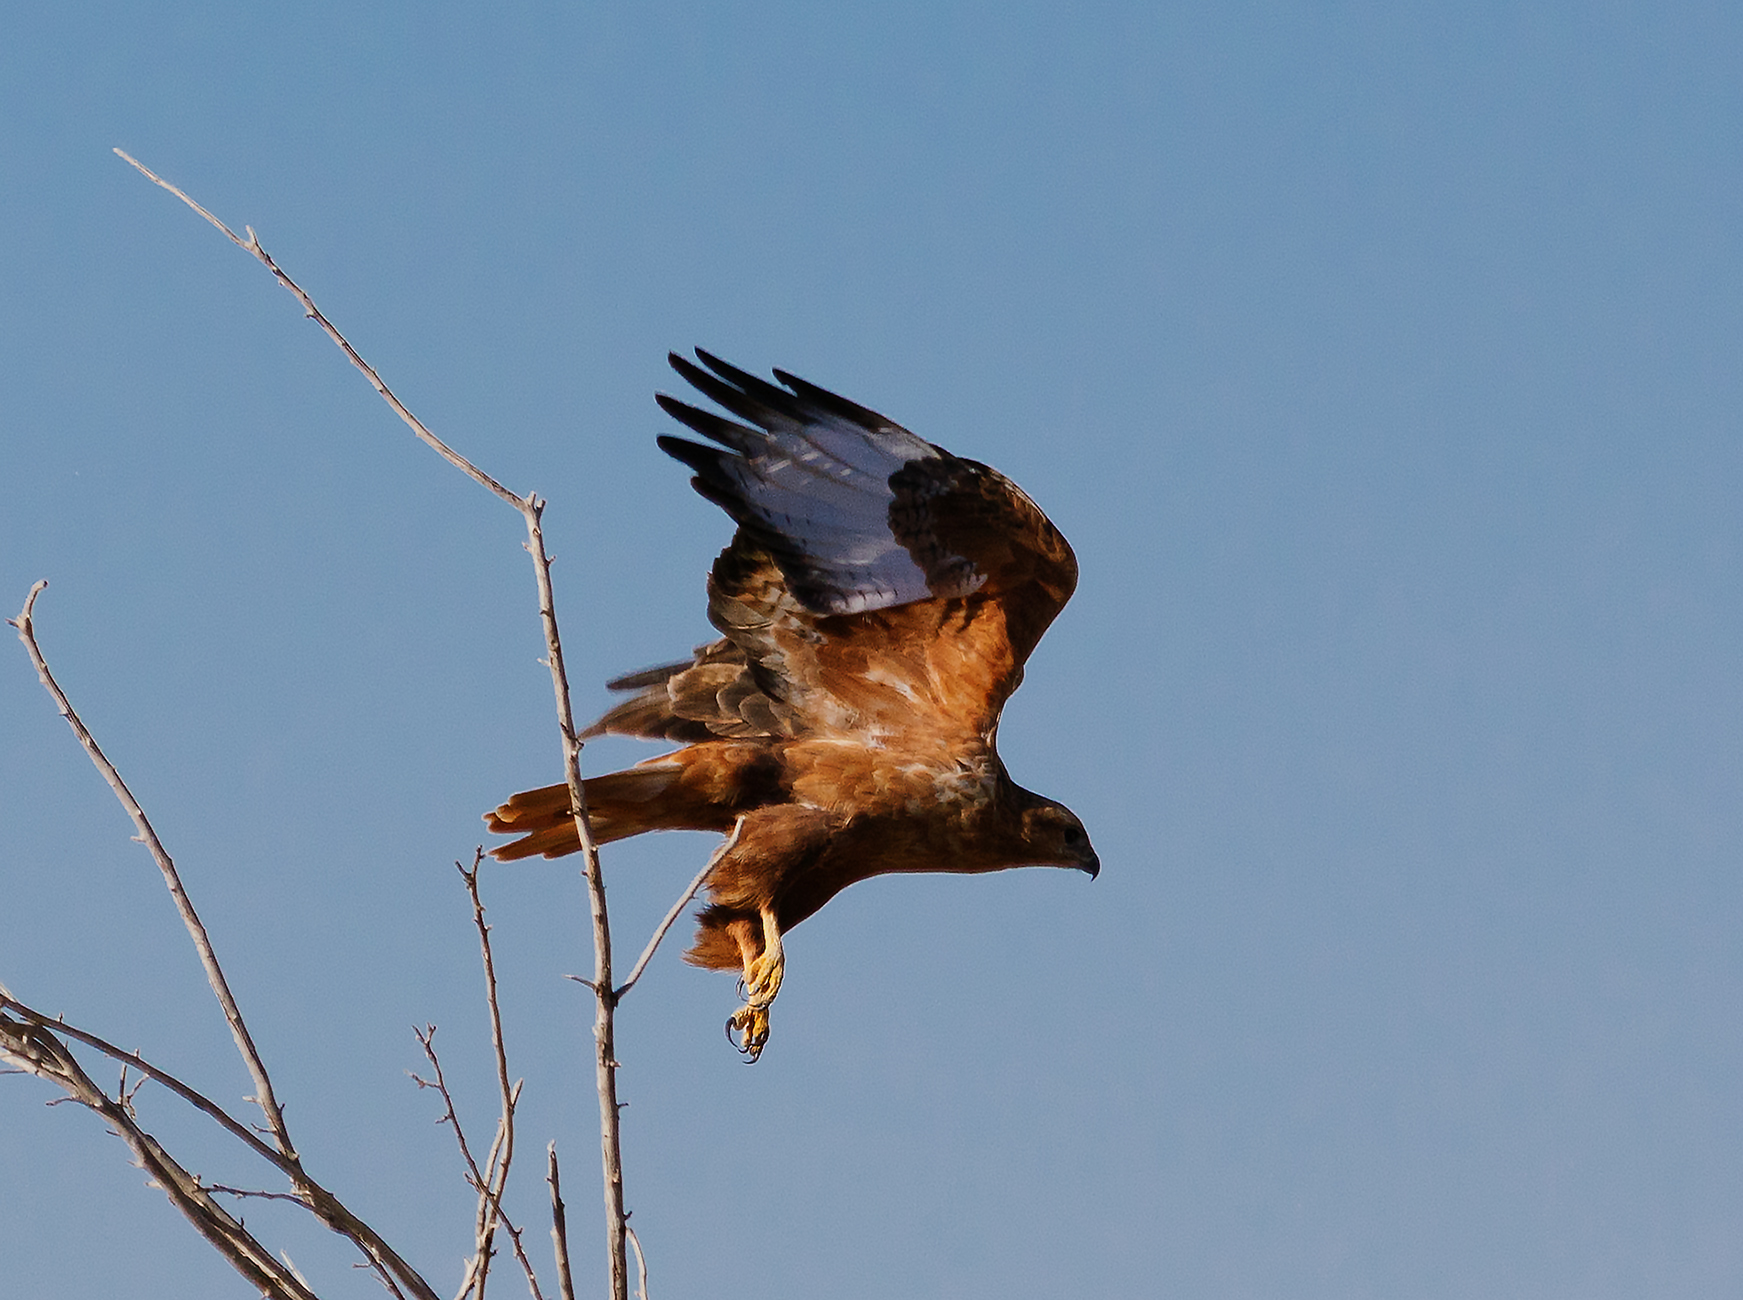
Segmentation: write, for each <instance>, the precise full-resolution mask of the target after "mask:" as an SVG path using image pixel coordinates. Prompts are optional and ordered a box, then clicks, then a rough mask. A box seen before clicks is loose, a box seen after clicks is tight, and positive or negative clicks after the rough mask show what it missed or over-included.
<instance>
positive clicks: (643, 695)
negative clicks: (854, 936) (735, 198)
mask: <svg viewBox="0 0 1743 1300" xmlns="http://www.w3.org/2000/svg"><path fill="white" fill-rule="evenodd" d="M696 356H697V358H698V359H699V360H700V361H701V362H702V365H701V366H697V365H694V364H692V363H691V362H690V361H687V360H685V359H684V358H682V357H679V356H677V355H676V354H674V355H672V356H671V357H670V361H671V364H672V368H673V369H674V370H676V371H677V372H678V374H679V375H681V376H682V377H683V378H684V379H685V380H686V381H688V383H689V384H690V385H691V386H692V387H693V388H695V389H696V390H697V391H698V392H699V393H701V394H702V395H703V396H704V397H706V398H708V399H709V400H710V401H712V402H713V403H714V404H715V405H717V406H718V407H720V408H721V409H722V410H724V411H726V412H728V413H730V414H731V415H732V416H734V417H736V418H735V419H728V418H726V417H725V416H722V415H719V414H716V413H715V412H713V411H708V410H703V409H701V408H699V407H696V406H691V405H689V404H688V403H685V402H681V401H678V400H676V399H675V398H672V397H668V396H666V395H665V394H663V393H662V394H659V395H658V396H657V397H656V400H657V401H658V402H659V404H660V406H661V407H662V408H663V409H664V410H665V411H666V412H667V413H668V414H669V415H671V416H673V417H674V418H675V419H677V420H678V421H679V422H680V423H681V424H684V425H686V426H687V427H688V428H690V429H691V430H694V431H695V432H696V433H699V434H701V435H702V436H703V437H704V438H707V439H708V440H709V444H714V445H708V444H703V443H698V442H692V441H689V440H687V439H684V438H677V437H670V436H662V437H661V438H660V439H659V445H660V447H661V449H662V450H664V451H665V452H666V453H667V454H668V455H671V456H673V457H675V458H676V459H678V460H680V461H682V462H683V463H684V464H685V465H687V466H689V467H690V469H691V470H692V471H693V472H694V475H695V477H694V478H693V479H691V483H692V485H693V486H694V487H695V489H696V490H697V491H698V492H700V493H701V494H702V495H703V496H704V497H706V498H707V499H708V500H710V501H713V502H714V503H716V504H717V505H719V506H720V507H721V508H722V509H724V510H725V511H726V513H727V514H729V515H731V516H732V518H733V520H734V522H735V523H737V525H738V530H737V532H736V533H735V534H734V536H733V539H732V544H731V545H730V546H728V547H727V548H726V549H725V550H724V551H722V552H721V554H720V558H719V559H717V560H716V561H715V562H714V569H713V572H712V573H711V574H710V576H709V579H708V620H709V622H710V623H712V624H713V625H714V627H715V629H716V630H717V631H718V632H719V633H720V634H721V635H720V639H719V640H717V641H712V642H709V643H708V644H707V645H704V646H702V647H700V648H699V649H697V650H696V651H694V652H693V653H692V654H691V656H690V658H688V659H684V660H680V661H679V662H677V663H670V664H664V665H662V666H660V667H658V668H650V669H647V670H645V671H643V672H638V673H631V674H629V675H628V676H625V677H619V678H618V679H617V680H615V681H613V682H611V683H609V687H610V689H611V690H614V691H619V692H623V693H625V694H626V695H627V698H626V699H624V700H622V701H621V702H620V703H618V704H617V706H616V707H615V708H612V709H611V710H610V711H609V712H607V713H606V714H605V716H604V717H602V718H600V719H599V721H598V722H596V723H594V724H593V726H592V727H590V728H589V729H588V730H587V731H586V732H585V733H584V734H585V735H587V736H597V735H604V734H608V733H609V734H612V735H623V736H640V737H644V738H646V739H649V740H662V741H667V742H672V743H676V744H678V745H680V746H681V748H679V749H677V750H675V751H674V752H672V753H669V754H664V755H662V756H660V757H658V758H650V759H648V760H647V761H645V762H642V763H638V764H637V765H636V766H634V767H632V768H629V769H627V770H625V771H622V772H612V773H610V774H608V775H605V776H596V777H592V778H589V779H588V781H587V782H586V786H585V789H586V796H587V811H588V814H589V816H590V820H591V824H592V828H593V833H594V835H595V837H596V839H597V840H598V842H599V843H602V844H604V843H609V842H611V841H613V840H620V839H624V838H626V837H628V836H631V835H640V834H642V833H644V832H646V831H656V830H696V831H718V832H721V833H723V834H725V833H727V832H731V831H733V830H734V829H735V828H736V832H737V833H736V837H735V839H734V840H732V841H731V842H730V845H729V847H727V848H726V850H725V851H724V852H723V853H722V854H721V855H720V856H719V860H718V861H717V862H716V863H715V865H714V867H713V869H712V870H711V871H710V873H709V875H708V877H707V880H706V882H705V883H706V887H707V891H708V905H707V906H706V907H705V908H704V909H703V910H702V911H701V912H699V913H698V914H697V920H698V921H699V923H700V927H699V929H698V931H697V934H696V941H695V943H694V945H693V946H692V947H691V948H690V951H689V952H688V953H686V954H685V957H686V960H688V961H690V962H692V963H694V964H695V965H698V966H704V967H711V968H716V969H725V970H737V971H740V972H741V973H742V976H743V988H744V996H745V1005H743V1006H741V1007H740V1008H739V1009H738V1011H737V1012H736V1013H735V1014H734V1015H733V1016H732V1018H731V1019H730V1020H728V1021H727V1032H728V1036H729V1037H734V1036H735V1035H736V1037H734V1041H735V1043H736V1044H737V1045H738V1047H739V1050H740V1051H741V1052H743V1053H744V1054H745V1055H746V1056H747V1057H748V1058H749V1059H751V1060H755V1059H756V1058H757V1056H758V1055H759V1054H760V1053H761V1051H762V1049H763V1046H764V1044H765V1043H766V1042H767V1041H768V1035H769V1007H770V1004H771V1003H773V1002H774V1000H775V995H776V993H777V992H779V990H780V987H781V980H782V977H783V975H784V974H785V969H786V963H785V957H784V954H783V950H782V946H781V937H782V936H783V935H784V934H785V933H786V932H787V931H789V930H791V929H792V928H793V927H794V926H796V925H798V924H799V922H801V921H803V920H804V919H805V918H806V917H808V916H810V915H811V914H812V913H814V912H815V911H817V909H818V908H820V907H822V906H823V905H824V904H825V903H827V902H828V901H829V900H830V899H831V898H833V897H835V895H836V894H838V893H840V892H841V891H842V890H843V889H845V888H846V887H847V886H849V885H851V884H854V883H855V882H857V881H861V880H867V879H869V878H871V877H872V876H880V875H885V874H887V873H891V872H910V871H953V872H963V873H979V872H986V871H999V870H1003V869H1004V868H1006V867H1024V866H1059V867H1076V868H1078V869H1079V870H1082V871H1086V872H1088V873H1089V874H1090V875H1091V876H1094V875H1096V873H1097V872H1098V871H1099V870H1100V868H1101V864H1100V862H1099V860H1098V859H1097V857H1096V854H1095V850H1094V849H1093V848H1092V847H1091V846H1090V842H1089V836H1088V834H1087V833H1086V832H1085V831H1084V828H1083V823H1082V822H1080V821H1079V820H1078V819H1077V817H1076V815H1075V814H1073V813H1072V812H1071V810H1070V809H1069V808H1067V807H1066V806H1065V805H1064V804H1062V803H1058V802H1057V801H1055V800H1052V799H1047V798H1044V797H1042V796H1041V795H1038V794H1035V793H1033V792H1032V791H1029V790H1025V789H1024V788H1023V787H1022V786H1020V785H1018V784H1017V783H1016V782H1014V781H1012V780H1011V778H1010V777H1009V775H1007V773H1006V772H1005V766H1004V764H1003V763H1002V762H1001V761H1000V760H999V755H998V751H997V748H996V745H995V742H996V739H997V735H998V723H999V713H1000V710H1002V709H1003V707H1004V704H1005V701H1006V700H1007V699H1009V698H1010V695H1011V693H1012V692H1013V691H1015V690H1016V689H1017V686H1018V684H1019V683H1020V682H1021V681H1022V679H1023V663H1024V661H1025V660H1026V659H1027V658H1028V657H1029V654H1030V652H1031V651H1033V650H1034V648H1035V643H1036V642H1037V641H1039V640H1040V639H1041V634H1042V633H1043V632H1045V631H1046V630H1047V626H1048V624H1050V623H1052V621H1053V619H1054V617H1055V616H1056V615H1057V614H1058V613H1059V611H1060V609H1062V608H1063V607H1064V605H1065V602H1066V600H1067V599H1068V598H1069V597H1070V596H1071V592H1072V589H1073V588H1074V587H1075V586H1076V585H1077V560H1076V558H1075V557H1074V556H1073V555H1072V552H1071V547H1070V546H1068V545H1067V544H1066V541H1065V538H1064V537H1063V536H1061V535H1060V532H1059V530H1058V529H1057V528H1055V527H1054V526H1053V524H1052V523H1051V522H1050V521H1049V520H1048V518H1047V516H1046V515H1044V514H1042V513H1041V511H1040V509H1039V508H1038V507H1037V506H1036V505H1035V503H1034V502H1033V501H1031V500H1029V498H1028V497H1027V496H1026V495H1024V493H1023V491H1022V489H1020V488H1019V487H1017V485H1016V484H1015V483H1012V482H1011V481H1010V480H1009V479H1007V478H1005V477H1004V475H1002V474H1000V473H998V471H996V470H994V469H991V468H989V467H987V466H986V465H982V464H980V463H979V462H977V461H972V460H965V459H963V458H961V457H959V456H953V455H951V454H950V453H949V452H947V451H945V450H944V449H943V448H942V447H937V446H934V445H933V444H932V443H929V442H927V441H925V440H924V439H922V438H919V437H917V436H915V435H914V434H912V433H910V432H908V430H906V429H904V428H902V427H901V426H900V425H898V424H896V423H894V422H893V421H891V420H889V419H886V418H885V417H884V416H882V415H879V414H878V413H877V412H875V411H870V410H867V409H866V408H865V407H863V406H858V405H856V404H855V403H853V402H850V401H848V400H846V399H845V398H842V397H838V396H836V395H835V394H834V393H831V392H829V391H827V390H825V389H822V388H818V387H816V386H815V385H813V384H809V383H806V382H805V381H804V380H802V379H798V378H795V377H794V376H792V375H789V374H786V373H785V372H783V371H780V370H777V371H775V372H774V375H775V378H776V379H777V380H778V381H779V383H780V386H779V387H777V386H776V385H775V384H771V383H769V382H768V381H767V380H764V379H759V378H757V377H756V376H754V375H751V374H747V373H746V372H745V371H742V370H739V369H737V368H736V367H734V366H730V365H728V364H726V363H725V362H724V361H721V360H719V359H718V358H717V357H713V356H710V355H709V354H708V353H707V352H704V351H702V350H700V349H698V350H697V352H696ZM704 367H706V369H704ZM485 820H486V821H487V822H488V823H489V825H490V829H491V830H492V831H496V832H499V833H502V834H511V835H518V836H520V837H521V838H519V839H517V840H515V841H514V842H513V843H512V844H507V845H504V846H502V847H500V848H497V849H495V850H494V855H495V856H496V857H497V858H500V859H505V860H506V859H514V858H525V857H531V856H532V855H534V854H543V855H544V856H546V857H556V856H558V855H560V854H564V853H573V852H575V851H576V850H577V849H579V848H580V842H579V839H578V837H577V835H576V832H575V823H574V816H573V812H572V810H571V808H570V804H569V791H568V787H567V786H565V785H553V786H547V787H545V788H544V789H540V790H529V791H526V792H524V793H522V794H517V795H514V796H513V797H512V798H510V799H509V800H508V802H507V803H504V804H503V805H502V806H501V807H499V808H497V809H496V810H495V811H494V812H490V813H486V814H485Z"/></svg>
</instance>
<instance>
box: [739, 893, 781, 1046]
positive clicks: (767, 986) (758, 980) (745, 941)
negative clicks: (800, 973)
mask: <svg viewBox="0 0 1743 1300" xmlns="http://www.w3.org/2000/svg"><path fill="white" fill-rule="evenodd" d="M761 911H762V921H763V933H762V940H763V942H762V949H761V951H760V952H758V951H755V950H753V948H752V944H751V935H750V933H749V930H750V927H749V926H748V925H746V926H744V927H743V929H742V931H741V932H740V934H739V936H738V939H739V948H740V951H741V952H742V953H743V954H744V994H745V1005H744V1006H742V1007H740V1008H739V1009H738V1010H737V1011H735V1012H734V1013H733V1015H732V1018H731V1019H730V1020H728V1021H727V1022H726V1036H727V1037H728V1038H730V1039H732V1041H733V1043H734V1044H735V1045H736V1046H737V1048H738V1050H739V1051H740V1052H741V1053H743V1055H744V1056H745V1057H746V1059H747V1060H750V1061H755V1060H756V1059H757V1057H759V1056H761V1055H762V1053H763V1046H764V1045H765V1044H766V1043H767V1042H768V1041H769V1004H770V1003H772V1002H773V1001H774V1000H775V995H776V994H777V993H779V992H780V991H781V977H782V976H783V975H784V974H785V973H786V966H787V959H786V954H785V952H783V950H782V948H781V930H780V927H779V926H778V925H777V924H776V923H775V912H774V909H773V908H772V907H764V908H762V909H761ZM735 1035H736V1037H735Z"/></svg>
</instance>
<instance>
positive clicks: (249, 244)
mask: <svg viewBox="0 0 1743 1300" xmlns="http://www.w3.org/2000/svg"><path fill="white" fill-rule="evenodd" d="M115 152H116V154H117V155H118V156H119V157H120V158H121V159H122V160H123V161H125V162H127V163H128V164H130V165H131V166H132V167H134V168H135V169H136V170H138V171H139V172H140V173H141V174H142V175H143V176H144V177H145V178H146V179H147V180H149V181H151V183H152V184H154V185H161V186H162V187H163V188H164V189H166V190H168V191H169V192H170V193H171V194H173V195H175V196H176V197H177V198H178V199H180V200H181V201H182V202H183V203H185V204H187V205H188V206H189V207H190V208H192V209H193V210H194V211H195V212H197V213H199V214H200V215H201V216H202V217H204V218H205V219H206V220H207V221H209V222H211V223H212V224H213V225H214V226H216V227H217V228H218V229H219V230H221V231H223V232H224V235H225V237H226V238H228V239H229V240H230V242H231V243H232V244H235V245H236V247H238V248H240V249H242V251H243V252H245V253H250V254H252V255H253V256H254V257H256V258H257V259H259V261H260V263H261V265H263V266H264V267H266V269H267V270H269V271H271V272H272V274H273V276H274V278H276V279H277V280H278V282H279V283H280V284H282V285H283V286H284V287H285V288H286V289H288V290H289V291H290V293H291V295H292V296H293V297H294V298H295V299H296V300H297V301H298V302H300V303H301V304H302V306H303V313H304V314H305V315H306V316H308V318H309V319H310V320H312V321H314V322H315V324H317V325H319V326H320V327H321V328H322V329H323V330H325V331H326V332H327V337H328V338H330V339H332V340H333V342H335V343H337V344H338V345H339V348H340V350H341V351H342V352H344V354H345V355H346V356H347V357H348V358H350V361H351V364H352V365H354V366H356V367H357V368H358V369H359V370H361V371H362V372H363V377H364V378H365V379H367V380H368V381H369V383H370V385H371V387H373V388H374V389H375V391H376V392H378V393H380V394H381V396H382V398H383V400H385V401H386V402H387V404H388V405H389V406H391V407H393V409H394V412H395V413H396V414H397V415H398V416H399V418H400V419H402V420H404V421H405V422H406V424H407V425H408V426H410V428H411V431H412V432H413V433H415V434H417V436H418V437H419V438H421V439H423V441H424V442H426V443H427V444H429V446H431V447H433V448H434V449H435V451H436V453H437V454H438V455H440V456H441V457H442V459H443V460H445V461H447V462H448V463H449V464H450V465H452V466H454V468H456V469H458V470H459V471H461V472H462V473H463V474H465V475H467V476H468V477H469V478H471V479H472V480H473V482H475V483H478V484H479V485H481V486H483V487H486V488H488V489H490V491H492V492H494V493H496V495H497V496H499V497H501V498H502V499H503V500H504V501H506V502H508V503H509V504H510V505H512V506H515V507H516V508H523V507H524V506H525V504H526V503H525V502H524V501H523V500H522V499H521V498H520V497H518V496H516V495H515V494H514V493H513V492H510V491H509V490H508V489H507V488H505V487H503V485H502V484H500V483H498V482H497V481H496V480H495V479H493V478H491V477H490V475H488V474H486V473H485V472H484V471H483V470H481V469H479V468H478V466H476V465H474V464H473V463H472V462H471V461H469V460H467V459H466V458H465V457H464V456H462V455H461V454H460V453H459V452H457V451H455V450H454V449H453V448H452V447H450V446H448V444H447V443H445V442H443V441H442V440H441V439H440V438H438V437H437V436H436V435H435V434H433V433H431V432H430V430H429V428H428V427H427V426H426V425H425V424H424V422H423V421H422V420H420V419H418V417H417V416H415V415H413V414H412V413H411V412H410V411H409V410H407V409H406V407H405V404H404V403H402V402H401V401H400V400H399V398H397V397H395V396H394V394H393V390H392V389H391V388H389V387H388V386H387V385H386V384H384V383H382V382H381V376H380V375H378V374H376V373H375V367H373V366H371V365H370V364H369V363H368V362H367V361H365V360H364V359H363V358H362V357H361V356H359V355H358V353H357V349H356V348H354V347H352V346H351V344H350V342H349V340H347V339H346V337H345V336H344V335H343V334H341V333H340V332H339V331H338V330H337V329H336V328H335V327H334V325H333V322H332V321H330V320H328V319H327V318H326V316H325V315H323V314H322V312H321V309H320V308H319V307H317V306H315V301H314V299H312V298H310V297H309V295H308V294H306V293H304V292H303V289H302V286H301V285H299V284H298V283H297V282H296V281H295V280H293V279H291V278H290V276H288V275H286V274H285V273H284V272H283V271H281V270H280V269H279V266H278V263H277V262H275V261H273V260H272V257H271V256H270V255H269V254H268V253H267V251H266V250H265V249H264V248H262V247H261V246H260V240H259V239H258V238H257V237H256V236H255V234H254V227H252V226H244V227H242V228H243V229H244V230H246V231H247V232H248V238H247V239H243V238H242V237H241V236H240V235H238V234H237V233H236V232H235V231H234V230H232V229H230V227H229V226H226V225H225V224H224V223H223V222H222V221H220V220H218V218H217V217H214V216H213V215H212V214H211V213H210V212H207V211H206V209H204V208H202V207H201V206H200V205H199V204H198V203H195V202H194V201H193V200H192V199H191V198H189V197H188V196H187V195H186V194H185V193H183V192H182V191H181V190H180V189H179V188H177V187H176V186H174V185H172V184H170V182H168V181H166V180H164V178H163V177H161V176H159V175H158V174H157V173H156V172H154V171H152V170H151V168H149V167H147V166H146V165H145V164H144V163H142V162H140V161H139V159H137V158H135V157H133V155H131V154H129V153H128V152H126V151H125V150H123V149H117V150H116V151H115Z"/></svg>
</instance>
